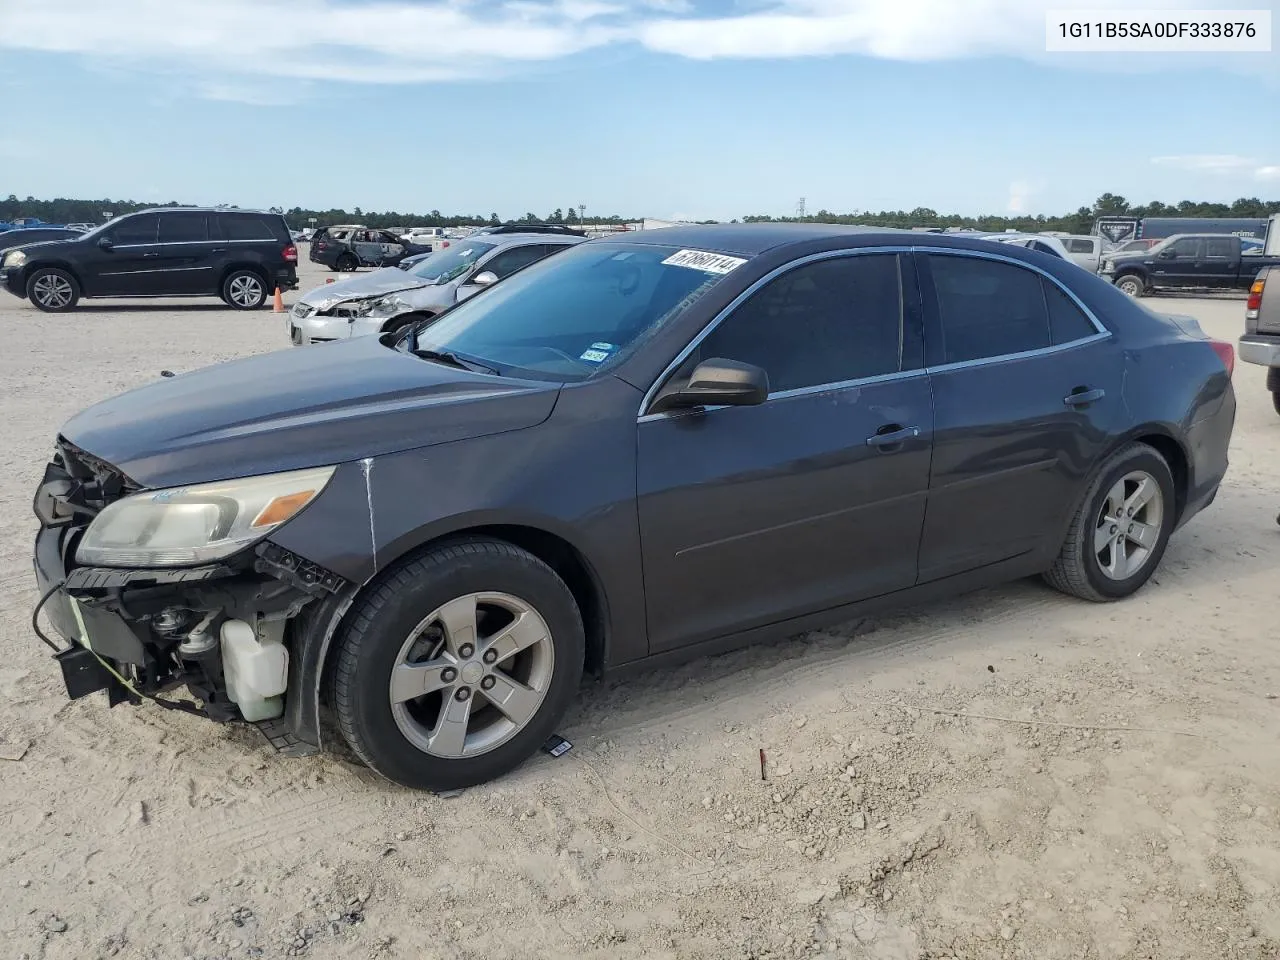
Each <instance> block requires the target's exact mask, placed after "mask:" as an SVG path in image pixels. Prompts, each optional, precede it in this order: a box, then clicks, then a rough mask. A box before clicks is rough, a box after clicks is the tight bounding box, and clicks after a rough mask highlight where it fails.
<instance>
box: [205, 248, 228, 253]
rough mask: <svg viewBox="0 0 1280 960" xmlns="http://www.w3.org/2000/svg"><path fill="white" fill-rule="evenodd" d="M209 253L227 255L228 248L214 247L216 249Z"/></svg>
mask: <svg viewBox="0 0 1280 960" xmlns="http://www.w3.org/2000/svg"><path fill="white" fill-rule="evenodd" d="M209 252H210V253H226V252H227V248H226V247H214V248H213V249H212V250H210V251H209Z"/></svg>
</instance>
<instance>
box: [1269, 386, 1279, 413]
mask: <svg viewBox="0 0 1280 960" xmlns="http://www.w3.org/2000/svg"><path fill="white" fill-rule="evenodd" d="M1271 406H1273V407H1275V409H1276V413H1280V393H1277V392H1275V391H1274V390H1273V391H1272V392H1271Z"/></svg>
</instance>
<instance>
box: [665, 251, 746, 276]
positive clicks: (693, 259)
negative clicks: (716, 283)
mask: <svg viewBox="0 0 1280 960" xmlns="http://www.w3.org/2000/svg"><path fill="white" fill-rule="evenodd" d="M662 262H663V264H665V265H667V266H672V267H689V268H690V269H691V270H701V271H703V272H704V273H728V272H729V271H731V270H733V269H734V268H735V267H740V266H742V265H743V264H744V263H746V262H747V261H746V260H743V259H742V258H741V257H730V256H726V255H725V254H723V253H705V252H704V251H702V250H681V251H680V252H679V253H673V254H672V255H671V256H669V257H667V259H665V260H663V261H662Z"/></svg>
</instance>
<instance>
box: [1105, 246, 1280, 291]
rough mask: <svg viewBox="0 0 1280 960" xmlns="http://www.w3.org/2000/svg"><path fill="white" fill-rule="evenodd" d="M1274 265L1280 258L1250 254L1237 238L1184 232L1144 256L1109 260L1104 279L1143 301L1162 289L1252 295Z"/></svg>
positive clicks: (1134, 255)
mask: <svg viewBox="0 0 1280 960" xmlns="http://www.w3.org/2000/svg"><path fill="white" fill-rule="evenodd" d="M1252 249H1254V248H1252V247H1250V248H1249V250H1252ZM1271 266H1280V257H1267V256H1262V255H1261V254H1258V253H1253V252H1247V251H1246V247H1245V244H1244V243H1243V242H1242V241H1241V239H1240V238H1239V237H1237V236H1235V235H1233V234H1222V233H1181V234H1175V235H1174V236H1172V237H1169V238H1167V239H1166V240H1164V241H1162V242H1161V243H1158V244H1156V245H1155V246H1154V247H1152V248H1151V249H1150V250H1147V251H1145V252H1139V253H1134V254H1128V255H1116V256H1109V257H1107V258H1106V260H1105V261H1104V262H1103V265H1102V274H1101V275H1102V276H1103V277H1104V278H1105V279H1107V280H1110V281H1111V282H1112V283H1114V284H1115V285H1116V286H1117V287H1119V288H1120V289H1121V290H1122V291H1124V292H1125V293H1127V294H1129V296H1131V297H1141V296H1143V295H1144V294H1148V293H1151V292H1152V291H1154V290H1162V289H1168V290H1189V289H1207V290H1248V289H1249V287H1250V286H1251V285H1252V284H1253V280H1254V278H1255V277H1256V276H1257V275H1258V271H1260V270H1261V269H1262V268H1263V267H1271Z"/></svg>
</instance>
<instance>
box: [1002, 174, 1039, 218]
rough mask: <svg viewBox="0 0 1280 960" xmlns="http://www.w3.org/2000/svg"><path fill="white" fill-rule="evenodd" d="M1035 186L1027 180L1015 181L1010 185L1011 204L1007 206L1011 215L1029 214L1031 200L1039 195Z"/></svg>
mask: <svg viewBox="0 0 1280 960" xmlns="http://www.w3.org/2000/svg"><path fill="white" fill-rule="evenodd" d="M1037 192H1038V191H1037V189H1036V187H1035V186H1034V185H1032V184H1031V183H1029V182H1027V181H1026V180H1015V181H1013V183H1011V184H1009V202H1008V203H1007V204H1006V206H1007V207H1008V209H1009V212H1010V213H1014V214H1023V213H1026V212H1027V209H1028V206H1029V204H1030V201H1031V198H1032V197H1033V196H1035V194H1036V193H1037Z"/></svg>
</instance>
